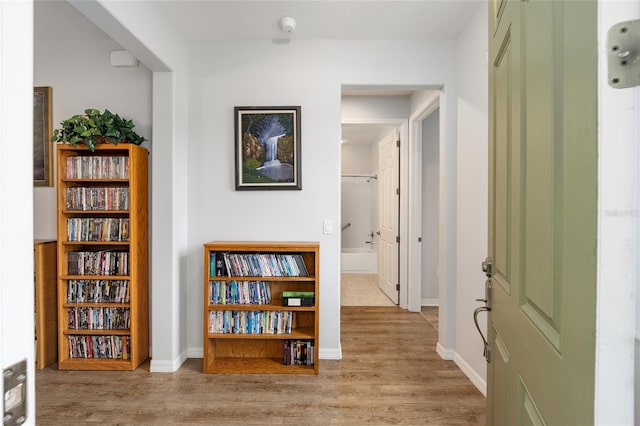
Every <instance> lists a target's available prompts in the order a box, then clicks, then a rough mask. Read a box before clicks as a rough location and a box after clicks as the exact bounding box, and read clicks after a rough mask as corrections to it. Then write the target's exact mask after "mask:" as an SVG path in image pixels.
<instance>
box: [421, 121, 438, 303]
mask: <svg viewBox="0 0 640 426" xmlns="http://www.w3.org/2000/svg"><path fill="white" fill-rule="evenodd" d="M439 160H440V111H439V110H435V111H434V112H432V113H431V114H430V115H429V116H428V117H427V118H425V119H424V120H423V121H422V218H421V221H422V262H421V266H422V273H421V276H422V285H421V290H422V291H421V305H423V306H424V305H437V304H438V303H439V301H438V222H439V219H438V211H439V209H440V204H439V199H440V161H439Z"/></svg>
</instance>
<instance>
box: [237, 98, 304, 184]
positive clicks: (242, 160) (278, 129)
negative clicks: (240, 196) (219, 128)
mask: <svg viewBox="0 0 640 426" xmlns="http://www.w3.org/2000/svg"><path fill="white" fill-rule="evenodd" d="M234 115H235V119H234V124H235V168H236V190H237V191H243V190H245V191H246V190H300V189H302V183H301V175H302V168H301V162H300V146H301V141H300V131H301V117H300V106H287V107H272V106H261V107H235V108H234Z"/></svg>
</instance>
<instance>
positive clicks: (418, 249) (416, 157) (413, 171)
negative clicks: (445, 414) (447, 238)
mask: <svg viewBox="0 0 640 426" xmlns="http://www.w3.org/2000/svg"><path fill="white" fill-rule="evenodd" d="M438 108H440V91H439V90H438V91H434V92H433V93H432V94H431V95H429V96H428V97H427V98H426V99H425V100H424V101H423V102H422V104H421V105H420V106H418V108H416V110H415V112H414V113H413V114H411V116H410V117H409V141H408V144H407V145H408V147H407V148H408V151H409V153H408V160H409V161H408V162H407V163H408V167H406V169H408V170H407V175H408V186H406V187H405V188H407V189H408V190H407V191H405V192H406V193H407V196H408V205H409V206H410V207H411V210H410V211H409V212H408V213H409V218H408V227H409V229H408V234H409V235H412V236H414V237H413V238H411V239H409V238H407V240H406V246H407V271H408V276H407V280H408V285H407V287H408V291H409V294H408V300H409V305H408V307H409V310H410V311H412V312H420V309H421V303H422V269H421V264H422V262H421V260H422V243H421V242H420V240H419V238H421V237H422V121H423V120H425V119H426V118H427V117H428V116H429V115H431V113H433V112H434V111H435V110H437V109H438ZM441 120H442V118H441ZM439 128H440V132H441V134H440V135H439V141H438V143H439V144H440V143H442V141H443V137H442V128H443V126H442V125H440V126H439ZM439 192H440V191H439ZM438 229H439V231H438V234H440V229H442V228H441V226H440V224H438ZM416 236H417V237H416ZM400 241H402V239H401V240H400ZM441 254H442V251H441V250H438V265H440V257H441ZM438 275H439V274H438ZM438 280H439V279H438ZM440 285H441V283H440V282H439V283H438V287H440ZM438 300H439V302H438V305H439V306H440V307H441V308H442V306H441V305H442V300H441V297H440V291H438ZM445 309H446V308H445ZM441 356H442V354H441Z"/></svg>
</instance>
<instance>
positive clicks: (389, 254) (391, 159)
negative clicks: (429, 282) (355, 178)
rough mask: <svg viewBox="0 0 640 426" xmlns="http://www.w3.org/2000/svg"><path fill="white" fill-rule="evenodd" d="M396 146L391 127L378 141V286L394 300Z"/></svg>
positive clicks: (397, 148)
mask: <svg viewBox="0 0 640 426" xmlns="http://www.w3.org/2000/svg"><path fill="white" fill-rule="evenodd" d="M399 162H400V148H399V147H398V133H397V131H393V132H391V133H389V135H387V136H386V137H385V138H384V139H382V140H381V141H380V142H378V179H379V185H378V191H379V194H378V232H379V236H380V238H379V243H380V244H379V247H378V286H379V287H380V289H381V290H382V291H383V292H384V293H385V294H386V295H387V296H388V297H389V299H391V300H392V301H393V303H395V304H396V305H397V304H398V293H399V290H400V288H399V285H398V284H399V283H398V281H399V280H398V256H399V253H398V245H399V244H398V237H399V235H400V233H399V229H398V228H399V227H398V217H399V209H400V195H399V193H400V190H399V189H400V173H399V169H400V165H399Z"/></svg>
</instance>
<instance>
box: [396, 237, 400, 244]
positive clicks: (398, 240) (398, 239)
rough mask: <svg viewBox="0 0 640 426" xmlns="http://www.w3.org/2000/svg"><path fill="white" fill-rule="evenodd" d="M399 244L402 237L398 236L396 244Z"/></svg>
mask: <svg viewBox="0 0 640 426" xmlns="http://www.w3.org/2000/svg"><path fill="white" fill-rule="evenodd" d="M399 242H400V236H399V235H398V236H397V237H396V243H399Z"/></svg>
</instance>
